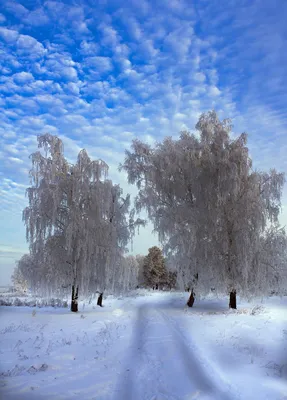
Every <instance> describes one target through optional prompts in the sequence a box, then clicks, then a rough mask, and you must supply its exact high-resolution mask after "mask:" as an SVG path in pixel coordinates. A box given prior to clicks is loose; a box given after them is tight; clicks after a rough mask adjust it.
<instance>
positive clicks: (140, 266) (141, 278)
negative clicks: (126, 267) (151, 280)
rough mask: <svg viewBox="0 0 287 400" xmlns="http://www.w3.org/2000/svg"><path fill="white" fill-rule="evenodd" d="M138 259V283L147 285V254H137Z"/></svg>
mask: <svg viewBox="0 0 287 400" xmlns="http://www.w3.org/2000/svg"><path fill="white" fill-rule="evenodd" d="M136 260H137V263H138V285H139V286H145V278H144V262H145V256H144V255H142V254H137V255H136Z"/></svg>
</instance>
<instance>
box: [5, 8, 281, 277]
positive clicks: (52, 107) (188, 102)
mask: <svg viewBox="0 0 287 400" xmlns="http://www.w3.org/2000/svg"><path fill="white" fill-rule="evenodd" d="M286 16H287V2H285V1H282V0H281V1H272V2H271V1H269V0H260V1H259V0H258V1H257V0H253V1H252V2H251V1H250V0H228V1H227V0H223V1H220V2H219V1H217V2H215V1H205V0H200V1H199V0H198V1H181V0H169V1H164V0H153V1H147V0H140V1H139V0H127V1H125V2H123V1H119V0H117V1H116V0H115V1H112V0H111V1H110V0H98V1H92V0H90V1H89V0H86V1H84V0H83V1H66V2H64V1H40V0H33V1H32V0H23V1H17V2H16V1H5V0H4V1H2V2H1V5H0V71H1V74H0V108H1V113H0V204H1V206H0V284H6V283H8V281H9V279H10V274H11V271H12V269H13V267H14V263H15V260H17V259H19V258H20V257H21V255H22V254H23V253H24V252H25V251H26V250H27V244H26V240H25V228H24V225H23V223H22V219H21V213H22V210H23V208H24V207H25V205H26V204H27V200H26V198H25V189H26V187H27V186H28V185H29V179H28V170H29V168H30V160H29V155H30V154H31V153H32V152H33V151H35V150H36V136H37V135H38V134H41V133H44V132H50V133H52V134H57V135H58V136H59V137H61V139H62V140H63V142H64V146H65V154H66V156H67V158H68V159H69V160H70V161H73V160H75V158H76V155H77V153H78V152H79V150H80V149H82V148H86V149H87V151H88V153H89V154H90V156H91V157H93V158H102V159H104V160H105V161H106V162H107V163H108V164H109V165H110V177H111V178H112V179H113V180H114V181H115V182H118V183H120V184H121V185H122V186H123V187H124V189H125V190H126V191H129V192H131V193H133V194H134V193H135V189H134V188H132V187H128V185H127V183H126V178H125V175H124V174H119V173H118V171H117V167H118V164H119V162H121V161H122V160H123V154H124V149H125V148H127V147H129V145H130V142H131V140H132V139H133V138H135V137H139V138H141V139H142V140H145V141H149V142H151V143H153V142H154V141H155V140H161V139H162V138H163V137H165V136H177V135H178V133H179V131H181V130H183V129H189V130H193V128H194V125H195V123H196V121H197V118H198V116H199V115H200V113H201V112H203V111H206V110H209V109H212V108H215V110H216V111H217V112H218V113H219V115H220V116H221V117H229V118H233V122H234V131H235V132H237V133H240V132H242V131H245V132H247V133H248V134H249V148H250V151H251V156H252V158H253V161H254V166H255V167H256V168H259V169H269V168H271V167H275V168H277V169H278V170H280V171H286V170H287V158H286V153H287V151H286V150H287V108H286V106H287V79H286V65H287V44H286V43H287V42H286V39H287V25H286ZM284 206H285V207H284ZM286 206H287V191H286V190H285V191H284V196H283V214H282V217H281V221H282V224H285V223H287V212H286ZM155 242H156V237H155V236H153V235H151V227H150V226H149V227H148V228H147V229H145V230H142V231H141V234H140V236H138V237H136V239H135V243H134V252H135V253H146V252H147V249H148V248H149V247H150V246H151V245H153V244H154V243H155Z"/></svg>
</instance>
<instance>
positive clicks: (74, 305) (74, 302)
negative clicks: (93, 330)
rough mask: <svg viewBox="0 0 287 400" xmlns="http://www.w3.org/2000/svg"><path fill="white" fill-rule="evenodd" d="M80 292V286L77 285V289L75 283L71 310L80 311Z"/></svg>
mask: <svg viewBox="0 0 287 400" xmlns="http://www.w3.org/2000/svg"><path fill="white" fill-rule="evenodd" d="M78 294H79V288H78V286H77V287H76V290H75V285H73V286H72V301H71V311H72V312H78Z"/></svg>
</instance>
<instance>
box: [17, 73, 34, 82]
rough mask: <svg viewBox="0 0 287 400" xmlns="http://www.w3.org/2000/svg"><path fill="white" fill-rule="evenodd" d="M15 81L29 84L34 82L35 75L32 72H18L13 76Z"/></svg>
mask: <svg viewBox="0 0 287 400" xmlns="http://www.w3.org/2000/svg"><path fill="white" fill-rule="evenodd" d="M13 79H14V81H15V82H16V83H20V84H21V83H28V82H32V81H33V80H34V77H33V75H32V74H31V73H30V72H24V71H22V72H18V73H17V74H14V75H13Z"/></svg>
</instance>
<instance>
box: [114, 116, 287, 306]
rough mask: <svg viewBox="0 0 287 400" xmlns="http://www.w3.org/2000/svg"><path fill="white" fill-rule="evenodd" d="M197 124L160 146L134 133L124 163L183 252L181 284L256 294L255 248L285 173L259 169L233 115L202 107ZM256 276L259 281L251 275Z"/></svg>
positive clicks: (167, 243)
mask: <svg viewBox="0 0 287 400" xmlns="http://www.w3.org/2000/svg"><path fill="white" fill-rule="evenodd" d="M196 130H197V132H196V133H194V134H190V133H189V132H182V133H181V135H180V138H179V139H178V140H173V139H172V138H166V139H164V140H163V142H162V143H158V144H156V145H155V147H154V148H152V146H150V145H148V144H145V143H143V142H141V141H139V140H134V141H133V143H132V150H131V151H126V158H125V161H124V164H123V165H121V166H120V169H124V170H125V171H126V172H127V173H128V180H129V183H132V184H136V185H137V187H138V196H137V199H136V206H137V209H138V210H141V209H146V210H147V212H148V216H149V218H150V219H151V221H152V222H153V224H154V229H155V231H156V232H158V235H159V240H160V242H161V243H162V244H163V246H164V251H165V253H166V254H171V255H172V256H173V257H174V258H175V259H177V266H178V270H177V271H178V283H179V284H180V286H181V288H182V289H183V288H184V287H186V286H188V285H192V284H193V285H196V287H197V290H200V291H206V292H207V291H209V290H210V284H211V283H212V286H215V287H216V288H217V290H218V291H222V290H224V289H225V290H226V289H227V290H228V292H229V293H230V300H231V301H230V306H231V307H233V308H234V307H236V304H235V302H236V291H241V293H242V294H243V295H244V294H248V292H249V291H250V290H251V288H252V287H254V285H257V286H259V282H260V279H261V277H262V276H261V270H260V269H257V270H256V268H255V267H254V263H253V262H252V260H253V255H254V253H255V252H256V250H257V249H258V248H259V247H260V237H261V236H262V234H263V232H264V231H265V229H266V227H267V225H268V223H270V224H274V223H276V222H277V221H278V215H279V211H280V199H281V194H282V187H283V183H284V175H283V174H281V173H277V172H276V171H275V170H271V171H270V172H269V173H265V172H259V171H253V170H252V162H251V159H250V157H249V153H248V148H247V146H246V144H247V136H246V134H244V133H243V134H241V135H240V136H238V137H237V138H232V137H231V131H232V125H231V122H230V120H223V121H220V120H219V119H218V117H217V115H216V113H215V112H214V111H212V112H208V113H206V114H202V116H201V117H200V119H199V121H198V123H197V125H196ZM251 281H252V282H251Z"/></svg>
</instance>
